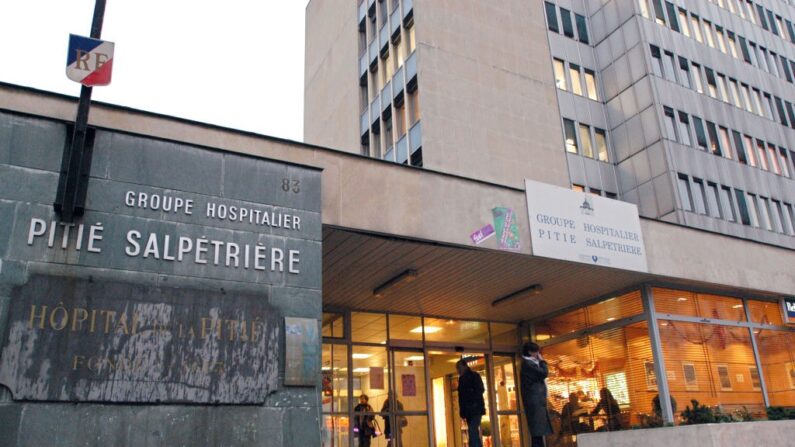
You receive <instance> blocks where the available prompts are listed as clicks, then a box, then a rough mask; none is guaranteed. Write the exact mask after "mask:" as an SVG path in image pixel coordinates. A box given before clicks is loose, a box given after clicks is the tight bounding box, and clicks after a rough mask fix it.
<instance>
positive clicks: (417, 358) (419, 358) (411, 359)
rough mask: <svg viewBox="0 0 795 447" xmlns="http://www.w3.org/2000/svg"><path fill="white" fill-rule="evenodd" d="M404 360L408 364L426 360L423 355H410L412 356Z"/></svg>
mask: <svg viewBox="0 0 795 447" xmlns="http://www.w3.org/2000/svg"><path fill="white" fill-rule="evenodd" d="M403 360H405V361H407V362H421V361H423V360H425V357H423V356H421V355H410V356H408V357H406V358H405V359H403Z"/></svg>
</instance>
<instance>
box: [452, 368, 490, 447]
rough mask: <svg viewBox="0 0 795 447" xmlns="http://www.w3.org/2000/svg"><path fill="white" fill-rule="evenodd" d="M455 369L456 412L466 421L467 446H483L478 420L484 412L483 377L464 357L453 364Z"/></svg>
mask: <svg viewBox="0 0 795 447" xmlns="http://www.w3.org/2000/svg"><path fill="white" fill-rule="evenodd" d="M455 369H456V370H457V371H458V414H459V416H461V419H464V420H465V421H466V422H467V435H468V437H469V444H468V446H469V447H483V443H482V442H481V440H480V420H481V419H482V418H483V415H484V414H486V403H485V401H484V400H483V391H485V388H484V387H483V379H481V378H480V374H478V373H476V372H475V371H472V368H470V367H469V365H467V362H466V361H465V360H464V359H461V360H459V361H458V362H457V363H456V364H455Z"/></svg>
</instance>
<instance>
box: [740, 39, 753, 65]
mask: <svg viewBox="0 0 795 447" xmlns="http://www.w3.org/2000/svg"><path fill="white" fill-rule="evenodd" d="M737 40H738V41H739V42H740V49H741V50H742V52H743V60H744V61H746V62H748V63H749V64H750V63H751V54H750V53H749V52H748V44H747V43H746V42H745V37H742V36H737Z"/></svg>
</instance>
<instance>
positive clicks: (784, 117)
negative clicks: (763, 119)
mask: <svg viewBox="0 0 795 447" xmlns="http://www.w3.org/2000/svg"><path fill="white" fill-rule="evenodd" d="M773 100H775V101H776V109H777V110H778V120H779V121H780V122H781V124H783V125H785V126H786V125H787V115H786V113H785V112H784V103H782V102H781V98H779V97H778V96H774V97H773Z"/></svg>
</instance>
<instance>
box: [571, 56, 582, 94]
mask: <svg viewBox="0 0 795 447" xmlns="http://www.w3.org/2000/svg"><path fill="white" fill-rule="evenodd" d="M569 79H571V91H572V93H574V94H575V95H580V96H582V81H581V80H580V66H579V65H576V64H571V63H570V64H569Z"/></svg>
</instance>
